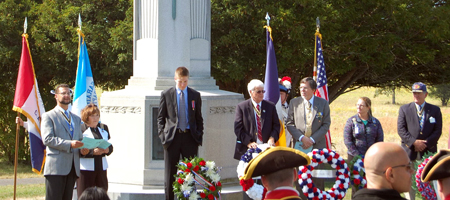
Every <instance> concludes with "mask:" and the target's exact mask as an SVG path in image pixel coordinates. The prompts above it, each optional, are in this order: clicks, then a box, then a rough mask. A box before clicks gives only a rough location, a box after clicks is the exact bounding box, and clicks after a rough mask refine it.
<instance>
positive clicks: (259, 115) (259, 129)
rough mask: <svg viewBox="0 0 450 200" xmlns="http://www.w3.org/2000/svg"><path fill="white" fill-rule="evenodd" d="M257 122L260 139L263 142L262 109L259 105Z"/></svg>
mask: <svg viewBox="0 0 450 200" xmlns="http://www.w3.org/2000/svg"><path fill="white" fill-rule="evenodd" d="M256 110H257V112H256V123H257V125H258V140H260V141H261V142H262V141H263V138H262V129H261V109H260V108H259V105H256Z"/></svg>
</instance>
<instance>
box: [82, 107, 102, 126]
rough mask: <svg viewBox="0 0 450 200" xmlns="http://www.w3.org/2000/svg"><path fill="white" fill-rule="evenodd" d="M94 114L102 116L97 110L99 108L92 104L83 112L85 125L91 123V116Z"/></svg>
mask: <svg viewBox="0 0 450 200" xmlns="http://www.w3.org/2000/svg"><path fill="white" fill-rule="evenodd" d="M93 114H98V116H100V110H99V109H98V108H97V106H96V105H95V104H93V103H90V104H89V105H87V106H86V107H84V108H83V110H81V120H83V122H84V123H86V124H87V123H89V116H91V115H93Z"/></svg>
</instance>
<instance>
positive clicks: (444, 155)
mask: <svg viewBox="0 0 450 200" xmlns="http://www.w3.org/2000/svg"><path fill="white" fill-rule="evenodd" d="M421 179H422V181H423V182H426V181H432V180H437V181H438V193H439V196H440V197H441V199H442V200H444V199H445V200H449V199H450V150H448V149H442V150H439V152H438V153H437V154H436V155H434V156H433V158H432V159H431V160H430V161H428V163H427V165H425V167H424V168H423V171H422V176H421Z"/></svg>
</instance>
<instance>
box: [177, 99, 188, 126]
mask: <svg viewBox="0 0 450 200" xmlns="http://www.w3.org/2000/svg"><path fill="white" fill-rule="evenodd" d="M179 103H180V105H179V107H180V111H179V112H178V128H180V129H181V130H182V131H185V130H186V102H185V101H184V93H183V91H181V93H180V99H179Z"/></svg>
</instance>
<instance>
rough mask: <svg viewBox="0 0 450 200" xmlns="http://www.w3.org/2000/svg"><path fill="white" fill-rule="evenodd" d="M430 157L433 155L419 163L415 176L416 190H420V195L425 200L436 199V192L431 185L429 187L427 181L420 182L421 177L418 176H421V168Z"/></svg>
mask: <svg viewBox="0 0 450 200" xmlns="http://www.w3.org/2000/svg"><path fill="white" fill-rule="evenodd" d="M431 158H433V156H430V157H428V158H426V159H425V160H424V161H423V162H422V163H421V164H419V166H418V167H417V171H416V176H415V178H416V186H417V190H418V191H419V192H420V194H421V195H422V197H423V198H425V199H427V200H431V199H433V200H434V199H437V197H436V192H435V191H434V189H433V187H431V184H430V183H429V182H428V181H427V182H422V179H421V178H420V177H421V176H422V172H423V168H424V167H425V165H427V163H428V161H430V160H431Z"/></svg>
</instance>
